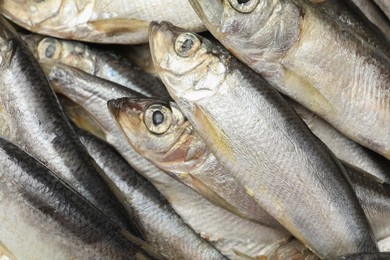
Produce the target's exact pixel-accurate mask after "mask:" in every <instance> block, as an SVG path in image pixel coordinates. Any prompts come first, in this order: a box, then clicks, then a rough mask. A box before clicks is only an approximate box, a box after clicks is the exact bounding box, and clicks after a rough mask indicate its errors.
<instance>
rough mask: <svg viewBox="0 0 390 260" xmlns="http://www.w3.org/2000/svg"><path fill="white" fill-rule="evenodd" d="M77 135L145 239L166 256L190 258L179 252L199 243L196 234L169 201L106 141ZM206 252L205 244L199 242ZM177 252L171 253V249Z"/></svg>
mask: <svg viewBox="0 0 390 260" xmlns="http://www.w3.org/2000/svg"><path fill="white" fill-rule="evenodd" d="M78 136H79V138H80V140H81V142H82V143H83V145H84V146H85V147H86V148H87V150H88V152H89V153H90V154H91V156H92V157H93V158H94V159H95V161H96V162H97V164H98V165H99V166H100V167H101V168H102V169H103V170H104V172H105V174H106V175H107V178H108V179H109V180H110V181H111V182H112V186H114V187H113V190H115V191H116V196H117V197H121V198H122V200H121V201H122V203H123V204H124V205H125V207H126V208H127V210H128V212H130V213H131V215H132V218H133V219H134V221H135V223H136V224H137V226H138V227H139V228H140V230H141V232H142V235H143V237H144V239H145V240H146V241H147V242H149V243H151V245H152V246H154V247H155V249H156V250H158V252H159V253H160V254H161V255H162V256H165V257H167V258H170V259H172V258H181V257H189V256H186V255H182V254H181V252H185V251H186V250H189V249H183V247H191V246H193V247H194V249H192V250H194V251H195V250H196V249H195V248H196V247H197V246H199V245H198V244H199V239H198V237H197V236H196V235H195V234H194V233H193V232H192V231H191V230H189V229H188V227H187V226H186V225H185V224H184V223H183V220H181V219H180V218H179V217H178V216H177V215H176V213H175V211H174V210H173V209H172V208H171V207H170V205H169V203H168V202H167V201H166V200H165V199H164V198H163V197H162V196H161V194H160V193H159V192H158V191H157V190H156V189H155V188H154V187H153V185H152V184H150V183H149V182H148V181H147V180H145V179H144V178H143V177H141V176H140V175H139V174H138V173H137V172H136V171H135V170H134V169H132V168H131V167H130V166H129V164H128V163H127V162H126V161H125V160H124V159H123V158H122V157H121V155H120V154H119V153H118V152H117V151H115V150H114V149H113V148H112V147H111V146H110V145H108V144H107V143H105V142H103V141H101V140H99V139H97V138H96V137H94V136H92V135H90V134H88V133H86V132H84V131H81V130H79V131H78ZM202 246H203V247H204V250H206V251H207V243H204V244H203V245H202V244H201V245H200V248H201V247H202ZM172 251H174V252H177V254H174V255H172V254H171V252H172Z"/></svg>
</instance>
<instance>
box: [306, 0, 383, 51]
mask: <svg viewBox="0 0 390 260" xmlns="http://www.w3.org/2000/svg"><path fill="white" fill-rule="evenodd" d="M310 2H313V1H310ZM358 2H360V3H358ZM357 6H358V7H357ZM314 7H315V8H317V9H319V10H320V12H325V13H326V14H327V15H329V16H330V17H331V18H330V19H334V20H337V21H338V22H341V24H342V25H344V26H346V27H347V28H349V29H350V30H351V32H353V33H354V34H356V36H357V37H359V38H360V39H362V40H363V41H366V42H368V43H369V44H371V45H372V46H374V47H375V48H378V49H379V50H380V51H382V52H383V53H384V54H385V55H386V56H387V57H390V47H389V40H390V36H389V34H390V21H388V19H387V18H386V17H384V16H383V14H382V13H381V12H380V10H379V9H378V8H377V7H376V6H375V4H373V2H372V0H368V1H367V0H364V1H361V0H343V1H338V0H324V1H319V2H318V3H316V1H314Z"/></svg>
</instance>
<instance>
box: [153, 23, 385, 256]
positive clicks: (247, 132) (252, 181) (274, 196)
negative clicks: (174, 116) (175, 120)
mask: <svg viewBox="0 0 390 260" xmlns="http://www.w3.org/2000/svg"><path fill="white" fill-rule="evenodd" d="M149 37H150V46H151V52H152V57H153V62H154V65H155V67H156V70H157V72H158V74H159V75H160V78H161V79H162V81H163V82H164V84H165V86H166V87H167V89H168V92H169V93H170V95H171V97H172V98H173V99H174V100H175V102H176V104H177V105H178V106H179V107H180V109H181V110H182V112H183V113H184V114H185V116H186V118H187V119H188V120H189V121H190V122H191V124H192V125H193V126H194V128H195V129H196V130H197V131H198V133H199V135H200V136H201V138H202V139H203V140H204V142H205V143H206V144H207V145H208V147H209V148H210V149H211V151H212V152H213V153H214V155H215V157H216V158H217V160H218V161H219V162H220V163H221V164H222V165H224V167H225V169H226V170H227V171H228V173H229V174H231V175H232V176H233V177H234V178H235V179H236V180H237V182H238V183H239V184H240V185H241V186H243V187H244V188H245V189H246V190H247V193H248V194H250V195H251V196H253V198H254V199H255V200H256V202H257V203H258V204H259V205H260V206H261V207H262V208H263V209H264V210H266V211H267V212H268V213H269V214H270V215H271V216H273V217H274V218H275V219H276V220H277V221H279V222H280V223H281V224H282V225H283V226H284V227H285V228H286V229H287V230H288V231H289V232H291V234H292V235H293V236H294V237H296V238H297V239H299V240H300V241H301V242H303V244H304V245H305V246H307V247H308V248H309V249H310V250H312V251H313V252H314V253H315V254H317V255H318V256H319V257H321V258H332V257H336V256H339V255H342V254H348V253H358V252H367V251H369V252H377V251H378V247H377V245H376V242H375V239H374V237H373V233H372V230H371V228H370V225H369V223H368V220H367V218H366V216H365V215H364V212H363V209H362V208H361V206H360V205H359V202H358V199H357V197H356V195H355V194H354V192H353V190H352V188H351V186H350V184H349V182H348V178H347V176H346V173H345V169H344V168H343V167H342V166H341V164H340V163H339V162H338V161H337V159H336V158H335V156H334V155H333V154H332V153H331V152H330V151H329V150H328V148H327V147H326V146H325V145H324V144H323V143H322V142H321V141H320V140H319V139H318V138H317V137H315V136H314V135H313V133H311V132H310V130H309V129H308V128H307V126H306V125H305V123H304V122H303V121H302V119H300V118H299V116H298V115H297V114H296V113H295V112H294V111H293V110H292V108H291V107H290V106H289V105H288V104H287V103H286V101H285V100H284V99H283V98H282V97H281V95H280V94H279V93H278V92H277V91H276V90H275V89H274V88H272V87H271V86H270V85H269V84H268V83H267V82H266V81H265V80H264V79H263V78H261V77H260V75H258V74H256V73H255V72H254V71H253V70H251V69H250V68H248V67H246V66H245V65H244V64H243V63H241V62H239V61H238V60H237V59H235V58H234V57H233V56H232V55H231V54H229V52H228V51H227V50H226V49H225V48H223V47H222V46H221V45H219V44H218V43H213V42H211V41H209V40H207V39H205V38H203V37H201V36H199V35H196V34H195V33H192V32H188V31H186V30H183V29H181V28H178V27H176V26H174V25H172V24H171V23H167V22H162V23H154V22H153V23H151V25H150V36H149ZM330 187H331V188H330ZM336 241H337V242H336Z"/></svg>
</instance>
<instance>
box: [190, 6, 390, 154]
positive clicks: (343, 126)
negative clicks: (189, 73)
mask: <svg viewBox="0 0 390 260" xmlns="http://www.w3.org/2000/svg"><path fill="white" fill-rule="evenodd" d="M190 2H191V5H192V6H193V8H194V10H195V11H196V12H197V14H198V15H199V17H200V18H201V19H202V21H203V22H204V23H205V25H206V27H207V28H208V30H209V31H210V32H211V33H212V34H213V35H214V36H215V37H216V38H217V39H218V40H219V41H220V42H221V43H222V44H223V45H224V46H225V47H226V48H227V49H228V50H229V51H230V52H231V53H232V54H233V55H234V56H235V57H237V58H239V59H240V60H241V61H242V62H243V63H245V64H246V65H247V66H249V67H251V68H252V69H253V70H254V71H256V72H257V73H259V74H261V75H262V77H264V79H266V80H267V81H268V82H269V83H270V84H271V85H272V86H273V87H274V88H276V89H277V90H278V91H280V92H281V93H283V94H285V95H287V96H288V97H290V98H292V99H293V100H295V101H297V102H298V103H300V104H301V105H303V106H304V107H306V108H307V109H309V110H310V111H312V112H314V113H316V114H317V115H319V116H320V117H321V118H323V119H325V120H326V121H327V122H329V123H330V124H331V125H332V126H333V127H335V128H336V129H337V130H339V131H340V132H341V133H343V134H344V135H346V136H347V137H349V138H350V139H352V140H353V141H355V142H357V143H359V144H361V145H363V146H365V147H367V148H369V149H371V150H373V151H375V152H377V153H379V154H381V155H382V156H384V157H386V158H387V159H390V132H389V131H387V129H389V128H390V94H389V86H390V58H389V57H388V56H386V54H385V53H384V52H383V51H381V49H380V48H375V45H373V44H370V43H369V42H367V40H365V39H363V38H362V37H361V36H360V35H359V34H358V33H355V32H354V31H353V30H352V29H351V28H349V27H348V26H347V25H345V24H344V23H342V22H340V21H337V20H336V19H333V17H332V16H331V15H329V14H328V13H327V12H323V11H321V9H318V8H315V7H314V6H313V5H312V4H311V3H309V2H308V1H305V0H293V1H281V0H277V1H273V2H271V1H265V2H264V1H257V0H245V3H243V2H241V0H224V1H215V0H190ZM388 46H390V45H388Z"/></svg>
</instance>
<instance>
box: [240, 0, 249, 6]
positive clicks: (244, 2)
mask: <svg viewBox="0 0 390 260" xmlns="http://www.w3.org/2000/svg"><path fill="white" fill-rule="evenodd" d="M249 1H250V0H237V3H238V4H240V5H241V4H246V3H248V2H249Z"/></svg>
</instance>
